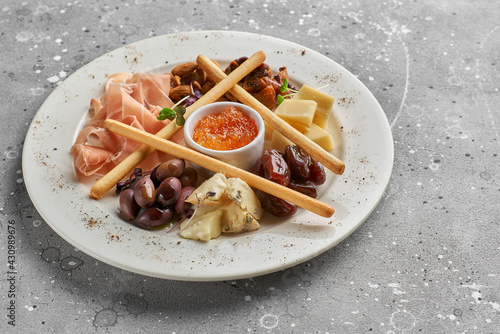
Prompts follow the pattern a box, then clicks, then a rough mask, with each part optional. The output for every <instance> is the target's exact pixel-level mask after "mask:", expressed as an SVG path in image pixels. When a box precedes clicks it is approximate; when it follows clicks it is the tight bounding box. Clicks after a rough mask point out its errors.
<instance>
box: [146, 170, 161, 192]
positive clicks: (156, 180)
mask: <svg viewBox="0 0 500 334" xmlns="http://www.w3.org/2000/svg"><path fill="white" fill-rule="evenodd" d="M158 167H160V165H158V166H156V167H155V168H153V170H152V171H151V174H150V175H149V177H150V178H151V181H153V184H154V185H155V188H156V187H158V186H159V185H160V183H161V182H160V180H158V177H157V176H156V171H157V170H158Z"/></svg>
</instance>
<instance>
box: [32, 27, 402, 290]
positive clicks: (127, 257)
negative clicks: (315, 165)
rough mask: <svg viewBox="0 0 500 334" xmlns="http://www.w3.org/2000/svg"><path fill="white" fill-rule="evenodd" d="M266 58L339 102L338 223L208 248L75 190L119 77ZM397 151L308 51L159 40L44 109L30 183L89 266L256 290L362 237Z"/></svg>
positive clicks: (104, 63) (378, 122)
mask: <svg viewBox="0 0 500 334" xmlns="http://www.w3.org/2000/svg"><path fill="white" fill-rule="evenodd" d="M259 50H263V51H264V52H265V53H266V55H267V59H266V63H267V64H268V65H269V66H271V68H272V69H273V70H275V71H277V69H278V68H279V67H281V66H286V67H287V68H288V71H289V74H290V77H291V79H292V81H293V82H294V83H295V84H296V86H300V84H303V83H307V84H309V85H311V86H313V87H321V86H324V85H326V84H329V86H328V87H326V88H324V91H325V92H327V93H328V94H331V95H333V96H335V97H336V103H335V105H334V108H333V114H334V116H335V117H333V118H332V119H331V120H330V124H329V131H331V132H332V134H333V135H334V138H335V140H336V145H337V147H336V149H335V150H334V151H333V153H334V154H335V155H336V156H338V157H339V158H340V159H342V160H343V161H344V162H345V164H346V170H345V173H344V174H343V175H341V176H338V175H334V174H331V173H329V174H328V179H327V182H326V183H325V184H324V185H322V186H321V187H320V189H319V197H318V198H319V199H320V200H322V201H324V202H326V203H328V204H331V205H332V206H333V207H334V208H335V210H336V212H335V214H334V215H333V216H332V217H331V218H328V219H327V218H322V217H320V216H317V215H315V214H313V213H310V212H307V211H305V210H302V209H300V210H299V212H298V213H297V214H296V215H295V216H293V217H292V218H289V219H277V218H275V217H272V216H270V215H267V216H265V217H264V219H263V220H262V221H261V225H262V228H261V229H260V230H258V231H255V232H251V233H245V234H240V235H234V236H221V237H219V238H218V239H215V240H212V241H210V242H208V243H201V242H196V241H191V240H185V239H182V238H180V237H179V236H177V234H176V233H170V234H167V233H166V230H157V231H146V230H142V229H139V228H137V227H135V226H132V225H130V224H129V223H127V222H126V221H124V220H122V219H121V218H120V217H119V216H118V200H117V197H116V196H114V195H113V194H111V193H113V192H112V191H111V192H110V194H109V195H107V196H105V197H104V198H103V199H101V200H98V201H97V200H92V199H90V198H89V195H88V194H89V190H90V187H91V186H92V185H93V183H94V182H95V180H96V178H90V179H88V180H81V181H79V180H77V176H76V174H75V171H74V168H73V161H72V157H71V155H70V153H69V150H70V147H71V145H72V144H73V142H74V140H75V138H76V135H77V134H78V132H79V130H80V129H81V128H82V126H83V124H84V122H85V121H86V120H87V119H86V117H87V111H88V106H89V102H90V99H91V98H93V97H100V96H101V94H102V92H103V84H104V83H105V81H106V78H107V76H109V75H110V74H112V73H115V72H137V71H143V72H169V71H170V69H171V68H173V67H174V66H176V65H178V64H180V63H183V62H187V61H192V60H195V59H196V57H197V56H198V55H199V54H203V55H205V56H207V57H209V58H211V59H213V60H217V61H218V62H219V63H221V65H223V66H224V65H226V64H228V63H229V62H230V61H232V60H234V59H236V58H239V57H242V56H251V55H252V54H253V53H255V52H257V51H259ZM393 155H394V147H393V141H392V134H391V129H390V127H389V124H388V121H387V118H386V116H385V114H384V112H383V110H382V108H381V107H380V105H379V104H378V102H377V101H376V99H375V98H374V97H373V95H372V94H371V93H370V92H369V91H368V89H367V88H366V87H365V86H364V85H363V84H362V83H361V82H360V81H359V80H358V79H357V78H355V77H354V75H352V74H351V73H349V72H348V71H347V70H345V69H344V68H343V67H341V66H340V65H338V64H337V63H335V62H334V61H332V60H331V59H328V58H326V57H324V56H322V55H321V54H319V53H317V52H315V51H313V50H310V49H308V48H306V47H303V46H300V45H297V44H294V43H291V42H288V41H284V40H281V39H277V38H272V37H268V36H263V35H256V34H249V33H242V32H228V31H198V32H189V33H178V34H172V35H165V36H159V37H155V38H151V39H147V40H144V41H140V42H137V43H134V44H131V45H128V46H125V47H122V48H120V49H117V50H115V51H113V52H110V53H108V54H106V55H104V56H102V57H100V58H98V59H96V60H94V61H92V62H91V63H89V64H87V65H86V66H84V67H83V68H81V69H80V70H78V71H76V72H75V73H74V74H73V75H71V76H70V77H68V78H67V79H66V80H65V81H64V82H63V83H62V84H61V85H60V86H58V87H57V88H56V89H55V90H54V91H53V93H52V94H51V95H50V96H49V97H48V98H47V100H46V101H45V102H44V103H43V105H42V107H41V108H40V110H39V111H38V112H37V114H36V115H35V117H34V119H33V122H32V124H31V126H30V128H29V131H28V133H27V135H26V140H25V144H24V151H23V174H24V181H25V183H26V187H27V189H28V192H29V195H30V197H31V199H32V201H33V203H34V205H35V207H36V208H37V210H38V211H39V213H40V214H41V216H42V217H43V218H44V219H45V221H46V222H47V224H49V225H50V227H51V228H52V229H54V230H55V231H56V232H57V233H58V234H59V235H60V236H61V237H63V238H64V239H65V240H66V241H68V242H69V243H70V244H72V245H73V246H75V247H77V248H78V249H80V250H82V251H83V252H85V253H87V254H88V255H90V256H92V257H94V258H96V259H98V260H100V261H103V262H105V263H108V264H110V265H113V266H116V267H119V268H122V269H125V270H129V271H132V272H136V273H140V274H143V275H148V276H154V277H160V278H166V279H175V280H188V281H215V280H228V279H238V278H248V277H254V276H258V275H263V274H267V273H271V272H275V271H278V270H282V269H285V268H288V267H291V266H293V265H296V264H299V263H301V262H304V261H307V260H309V259H311V258H313V257H315V256H317V255H318V254H321V253H323V252H325V251H327V250H329V249H330V248H332V247H333V246H335V245H337V244H338V243H339V242H341V241H342V240H344V239H345V238H346V237H347V236H349V235H350V234H351V233H352V232H353V231H355V230H356V229H357V228H358V227H359V226H360V225H361V224H362V223H363V221H365V219H366V218H367V217H368V216H369V215H370V213H371V212H372V211H373V209H374V208H375V207H376V205H377V203H378V202H379V201H380V199H381V197H382V195H383V193H384V191H385V189H386V187H387V184H388V183H389V179H390V175H391V171H392V166H393Z"/></svg>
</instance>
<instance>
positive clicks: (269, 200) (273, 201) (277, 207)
mask: <svg viewBox="0 0 500 334" xmlns="http://www.w3.org/2000/svg"><path fill="white" fill-rule="evenodd" d="M255 194H256V195H257V198H258V199H259V201H260V204H261V205H262V208H263V209H264V210H266V211H267V212H269V213H270V214H272V215H274V216H277V217H288V216H293V215H294V214H295V213H296V212H297V206H296V205H295V204H292V203H290V202H288V201H285V200H284V199H281V198H278V197H276V196H273V195H270V194H268V193H265V192H263V191H261V190H256V191H255Z"/></svg>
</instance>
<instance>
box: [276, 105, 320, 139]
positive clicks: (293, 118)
mask: <svg viewBox="0 0 500 334" xmlns="http://www.w3.org/2000/svg"><path fill="white" fill-rule="evenodd" d="M317 106H318V104H317V103H316V101H313V100H301V99H291V100H290V99H287V100H284V101H283V102H281V104H280V105H279V106H278V108H276V111H275V112H274V113H275V114H276V116H278V117H279V118H281V119H282V120H284V121H285V122H287V123H288V124H290V125H291V126H293V127H294V128H295V129H297V130H298V131H300V132H302V133H304V130H305V129H307V128H308V127H310V126H311V124H312V122H313V119H314V115H315V113H316V109H317Z"/></svg>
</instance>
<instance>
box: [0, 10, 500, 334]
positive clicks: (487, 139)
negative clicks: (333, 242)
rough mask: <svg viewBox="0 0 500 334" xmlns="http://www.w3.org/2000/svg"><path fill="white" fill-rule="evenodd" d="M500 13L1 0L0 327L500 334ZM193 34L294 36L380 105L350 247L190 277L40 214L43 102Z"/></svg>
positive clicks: (73, 330) (93, 330) (24, 329)
mask: <svg viewBox="0 0 500 334" xmlns="http://www.w3.org/2000/svg"><path fill="white" fill-rule="evenodd" d="M499 15H500V2H498V1H486V0H481V1H454V0H447V1H428V0H418V1H416V0H415V1H407V0H404V1H369V0H349V1H340V0H333V1H308V0H302V1H292V0H289V1H287V0H279V1H278V0H273V1H271V0H268V1H258V0H246V1H245V0H234V1H216V0H212V1H190V0H188V1H175V2H174V1H159V0H158V1H153V0H108V1H96V0H93V1H73V0H66V1H56V0H53V1H43V0H42V1H24V2H23V1H14V0H2V1H1V4H0V66H1V71H0V74H1V80H0V97H1V101H2V106H1V109H0V110H1V113H0V129H1V131H0V138H1V140H0V146H1V147H0V154H1V159H0V175H1V178H0V238H1V242H2V244H1V248H0V268H2V269H1V272H2V277H1V279H0V296H2V298H1V299H0V305H1V307H0V309H1V310H2V311H0V313H1V317H0V319H1V320H0V332H2V333H198V332H200V333H201V332H206V333H245V332H257V333H387V334H392V333H394V334H396V333H398V334H399V333H401V334H402V333H405V334H407V333H500V283H499V279H500V220H499V208H500V184H499V181H498V177H499V162H500V157H499V153H500V141H499V140H500V136H499V135H500V125H499V124H500V114H499V107H498V106H499V105H500V94H499V91H498V90H499V82H500V80H499V78H500V71H499V68H500V64H499V59H498V57H499V55H500V37H499V36H500V21H499V19H498V17H499ZM192 30H237V31H247V32H253V33H261V34H265V35H270V36H275V37H280V38H283V39H286V40H290V41H294V42H297V43H299V44H302V45H305V46H307V47H309V48H312V49H314V50H316V51H318V52H320V53H322V54H324V55H326V56H327V57H329V58H331V59H333V60H335V61H336V62H338V63H340V64H341V65H343V66H344V67H345V68H347V69H348V70H349V71H351V72H352V73H354V74H355V75H356V76H357V77H358V78H359V79H360V80H361V81H362V82H363V83H364V84H365V85H366V86H367V87H368V88H369V89H370V90H371V91H372V92H373V94H374V95H375V97H376V98H377V99H378V101H379V102H380V104H381V105H382V107H383V108H384V110H385V113H386V115H387V118H388V120H389V123H390V124H391V127H392V131H393V136H394V146H395V166H394V172H393V176H392V179H391V183H390V185H389V187H388V189H387V192H386V194H385V196H384V198H383V199H382V201H381V203H380V204H379V206H378V207H377V209H376V210H375V211H374V213H373V214H372V215H371V216H370V217H369V219H368V220H367V221H366V222H365V223H364V224H363V225H362V226H361V228H359V229H358V230H357V231H356V232H355V233H354V234H352V235H351V236H350V237H349V238H348V239H347V240H345V241H344V242H343V243H341V244H340V245H339V246H337V247H335V248H334V249H331V250H330V251H328V252H326V253H324V254H322V255H320V256H318V257H317V258H315V259H313V260H311V261H309V262H307V263H304V264H301V265H298V266H296V267H293V268H291V269H287V270H285V271H282V272H277V273H275V274H271V275H266V276H263V277H256V278H253V279H245V280H238V281H227V282H212V283H195V282H187V283H186V282H177V281H166V280H160V279H154V278H149V277H144V276H141V275H137V274H133V273H129V272H126V271H122V270H120V269H116V268H114V267H111V266H109V265H106V264H103V263H101V262H99V261H97V260H94V259H93V258H90V257H89V256H86V255H85V254H83V253H82V252H79V251H78V250H77V249H75V248H74V247H72V246H71V245H70V244H68V243H67V242H65V241H64V240H63V239H62V238H60V237H59V236H58V235H57V234H56V233H55V232H54V231H52V230H51V229H50V227H48V225H47V224H46V223H45V222H44V221H43V220H42V219H41V218H40V216H39V214H38V213H37V211H36V210H35V209H34V207H33V205H32V203H31V201H30V199H29V197H28V194H27V192H26V189H25V185H24V183H23V175H22V172H21V153H22V149H23V140H24V136H25V134H26V131H27V129H28V126H29V124H30V122H31V120H32V118H33V116H34V114H35V113H36V112H37V110H38V108H39V107H40V105H41V104H42V102H43V101H44V100H45V98H46V97H47V96H48V95H49V94H50V93H51V91H52V90H53V89H54V88H55V87H56V86H57V85H58V84H60V83H61V82H62V81H63V80H64V79H65V78H66V77H67V76H69V75H71V74H72V73H73V72H74V71H75V70H77V69H78V68H80V67H81V66H83V65H85V64H87V63H88V62H90V61H92V60H93V59H95V58H96V57H98V56H101V55H103V54H105V53H107V52H109V51H111V50H114V49H116V48H118V47H121V46H123V45H126V44H129V43H132V42H135V41H139V40H142V39H145V38H148V37H151V36H157V35H162V34H169V33H175V32H182V31H192ZM9 225H15V228H16V229H15V232H14V234H13V235H14V236H15V240H16V247H17V248H16V252H15V256H16V258H15V264H16V270H17V274H16V275H15V279H14V280H10V279H11V275H9V274H8V272H9V267H8V265H9V258H8V250H9V248H8V242H9V235H10V234H9V232H10V231H11V230H9V227H8V226H9ZM11 283H13V284H11ZM11 293H14V294H15V296H13V295H11ZM11 301H14V302H15V312H14V314H15V327H13V326H12V325H11V324H12V322H11V324H9V321H12V317H11V318H8V317H7V316H8V315H9V314H12V313H11V312H10V311H9V309H8V308H9V307H10V305H11V304H10V303H11Z"/></svg>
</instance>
